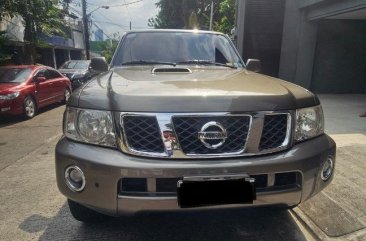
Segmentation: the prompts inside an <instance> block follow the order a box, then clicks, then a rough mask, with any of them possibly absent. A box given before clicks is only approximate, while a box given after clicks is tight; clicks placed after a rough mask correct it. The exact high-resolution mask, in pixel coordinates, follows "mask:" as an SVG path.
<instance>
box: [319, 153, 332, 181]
mask: <svg viewBox="0 0 366 241" xmlns="http://www.w3.org/2000/svg"><path fill="white" fill-rule="evenodd" d="M333 168H334V165H333V158H332V157H331V156H329V157H328V159H327V160H326V161H325V162H324V164H323V169H322V172H321V174H320V177H321V179H322V180H323V181H328V179H329V178H330V177H331V176H332V174H333Z"/></svg>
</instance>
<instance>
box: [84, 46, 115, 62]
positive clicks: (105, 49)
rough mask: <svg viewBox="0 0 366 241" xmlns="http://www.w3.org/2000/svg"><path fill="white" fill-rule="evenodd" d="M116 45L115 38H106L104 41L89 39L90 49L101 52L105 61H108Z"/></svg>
mask: <svg viewBox="0 0 366 241" xmlns="http://www.w3.org/2000/svg"><path fill="white" fill-rule="evenodd" d="M117 45H118V41H117V40H106V41H91V42H90V50H91V51H92V52H95V53H99V54H101V55H102V56H103V57H105V58H106V60H107V62H108V63H110V62H111V60H112V57H113V54H114V51H115V50H116V48H117Z"/></svg>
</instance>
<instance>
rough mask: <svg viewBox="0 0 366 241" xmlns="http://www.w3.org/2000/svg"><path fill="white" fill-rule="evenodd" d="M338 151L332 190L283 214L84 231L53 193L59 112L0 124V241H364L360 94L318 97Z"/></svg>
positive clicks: (365, 181)
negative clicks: (319, 240)
mask: <svg viewBox="0 0 366 241" xmlns="http://www.w3.org/2000/svg"><path fill="white" fill-rule="evenodd" d="M320 98H321V101H322V103H323V106H324V111H325V117H326V130H327V132H328V133H330V134H331V135H332V137H333V138H334V139H335V140H336V142H337V144H338V155H337V167H336V168H337V169H336V174H335V178H334V180H333V183H332V184H331V185H330V186H329V187H328V188H327V189H326V190H325V191H323V192H322V193H321V194H319V195H317V196H315V197H314V198H313V199H311V200H309V201H307V202H305V203H303V204H302V205H301V206H300V207H299V208H295V209H294V210H293V211H291V212H288V211H284V210H278V209H275V208H247V209H234V210H226V211H220V210H216V211H200V212H193V211H191V212H165V213H151V212H146V213H141V214H138V215H136V216H132V217H124V218H119V219H109V220H106V221H105V222H104V223H102V224H96V225H91V226H87V225H84V224H82V223H80V222H77V221H76V220H74V219H73V218H72V217H71V214H70V213H69V210H68V207H67V204H66V199H65V198H64V197H63V196H62V195H61V194H60V193H59V192H58V190H57V187H56V183H55V173H54V146H55V144H56V142H57V140H58V138H59V137H60V136H61V119H62V112H63V110H64V106H53V107H50V108H48V109H45V110H43V111H42V113H40V115H38V116H37V117H35V118H34V119H32V120H29V121H21V120H19V119H15V120H13V119H10V120H0V136H1V140H0V153H1V155H0V203H1V205H0V220H1V221H0V240H220V241H222V240H273V241H276V240H281V241H282V240H318V239H321V240H366V228H365V227H366V225H365V224H366V201H365V200H366V189H365V186H366V177H365V176H366V175H364V173H366V164H365V163H366V118H361V117H358V115H359V114H360V113H361V112H364V111H366V95H321V96H320Z"/></svg>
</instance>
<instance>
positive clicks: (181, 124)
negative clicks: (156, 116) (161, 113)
mask: <svg viewBox="0 0 366 241" xmlns="http://www.w3.org/2000/svg"><path fill="white" fill-rule="evenodd" d="M250 119H251V118H250V116H214V117H213V116H173V119H172V123H173V126H174V130H175V133H176V136H177V138H178V142H179V143H180V146H181V148H182V151H183V152H184V153H185V154H203V155H205V154H222V153H227V154H228V153H241V152H242V151H243V150H244V147H245V143H246V140H247V136H248V132H249V125H250ZM212 121H214V122H217V123H221V124H222V126H223V127H224V128H225V129H226V132H227V138H226V140H225V142H224V143H223V145H222V146H220V147H218V148H216V149H210V148H207V147H206V146H205V145H204V144H203V143H202V142H201V141H200V139H199V138H198V135H197V133H198V132H200V130H201V128H202V126H203V125H205V124H206V123H208V122H212ZM209 141H210V140H208V142H209ZM215 141H216V140H212V142H215Z"/></svg>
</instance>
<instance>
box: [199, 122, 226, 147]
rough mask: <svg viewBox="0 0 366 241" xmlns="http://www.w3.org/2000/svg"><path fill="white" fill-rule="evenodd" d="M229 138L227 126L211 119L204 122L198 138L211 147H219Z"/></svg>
mask: <svg viewBox="0 0 366 241" xmlns="http://www.w3.org/2000/svg"><path fill="white" fill-rule="evenodd" d="M226 138H227V133H226V130H225V128H224V127H223V126H222V124H221V123H219V122H216V121H210V122H207V123H206V124H204V125H203V126H202V128H201V131H200V132H198V139H199V140H200V141H201V142H202V144H203V145H204V146H205V147H207V148H209V149H217V148H219V147H220V146H222V145H223V144H224V143H225V141H226Z"/></svg>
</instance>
